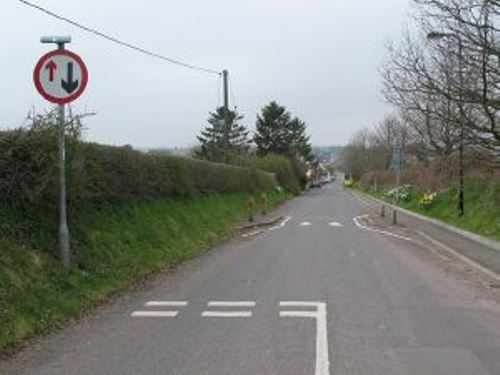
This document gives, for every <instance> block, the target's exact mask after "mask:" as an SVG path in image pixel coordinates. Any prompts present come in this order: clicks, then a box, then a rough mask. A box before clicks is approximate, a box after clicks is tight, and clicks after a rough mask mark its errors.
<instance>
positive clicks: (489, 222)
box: [358, 177, 500, 241]
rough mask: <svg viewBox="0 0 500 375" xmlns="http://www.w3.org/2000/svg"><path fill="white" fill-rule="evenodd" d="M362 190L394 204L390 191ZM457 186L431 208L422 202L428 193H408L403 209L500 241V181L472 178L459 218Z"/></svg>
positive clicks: (448, 190)
mask: <svg viewBox="0 0 500 375" xmlns="http://www.w3.org/2000/svg"><path fill="white" fill-rule="evenodd" d="M358 188H359V189H360V190H362V191H364V192H366V193H369V194H371V195H373V196H375V197H377V198H380V199H383V200H385V201H387V202H390V203H393V198H392V197H390V196H388V195H387V191H382V190H374V189H373V188H363V187H359V186H358ZM457 191H458V190H457V186H452V187H450V188H448V189H445V190H443V191H440V192H438V194H437V195H436V197H435V198H434V199H433V200H432V202H430V203H429V204H427V205H425V204H423V203H422V201H421V199H422V197H423V196H424V194H425V193H426V192H423V191H420V190H418V189H417V188H415V187H412V188H410V189H407V193H408V195H407V198H406V199H404V200H402V201H400V202H399V206H401V207H403V208H406V209H408V210H411V211H414V212H417V213H419V214H422V215H426V216H429V217H432V218H434V219H438V220H441V221H443V222H445V223H448V224H451V225H454V226H456V227H459V228H462V229H465V230H468V231H470V232H474V233H477V234H480V235H482V236H485V237H489V238H492V239H495V240H497V241H500V181H498V180H491V179H487V178H480V177H476V178H469V179H467V180H466V182H465V215H464V216H463V217H458V215H457Z"/></svg>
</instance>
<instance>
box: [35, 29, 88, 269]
mask: <svg viewBox="0 0 500 375" xmlns="http://www.w3.org/2000/svg"><path fill="white" fill-rule="evenodd" d="M40 42H41V43H52V44H57V49H55V50H53V51H50V52H48V53H46V54H45V55H43V56H42V57H41V58H40V59H39V60H38V62H37V64H36V66H35V70H34V72H33V81H34V83H35V87H36V89H37V91H38V92H39V93H40V95H41V96H43V97H44V98H45V99H46V100H48V101H49V102H51V103H55V104H57V105H58V116H57V122H58V124H57V126H58V135H59V137H58V138H59V249H60V254H61V261H62V264H63V266H64V267H65V268H69V267H70V263H71V249H70V245H69V229H68V219H67V198H66V145H65V105H66V104H68V103H70V102H72V101H73V100H75V99H77V98H78V97H79V96H80V95H81V94H82V93H83V91H85V87H86V86H87V82H88V71H87V67H86V66H85V63H84V62H83V60H82V59H81V57H80V56H78V55H77V54H75V53H73V52H71V51H68V50H66V49H65V45H66V44H67V43H71V37H69V36H49V37H47V36H45V37H41V38H40Z"/></svg>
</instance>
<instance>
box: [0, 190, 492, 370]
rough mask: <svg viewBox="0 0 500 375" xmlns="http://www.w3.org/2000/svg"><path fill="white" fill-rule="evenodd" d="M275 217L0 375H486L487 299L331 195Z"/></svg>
mask: <svg viewBox="0 0 500 375" xmlns="http://www.w3.org/2000/svg"><path fill="white" fill-rule="evenodd" d="M280 210H281V211H282V212H283V214H284V215H285V217H286V218H285V219H284V220H283V221H282V222H281V223H278V224H277V225H275V226H274V227H271V228H266V229H265V230H263V231H262V232H255V231H253V232H249V233H246V234H245V235H244V236H241V235H239V236H238V238H235V239H233V240H231V241H229V242H227V243H224V244H222V245H220V246H218V247H216V248H215V249H213V250H212V251H210V252H208V253H206V254H204V255H203V256H201V257H200V258H198V259H196V260H194V261H191V262H188V263H186V264H184V265H182V266H180V267H179V268H178V269H177V270H175V271H174V272H171V273H169V274H167V275H164V276H162V277H159V278H158V279H156V280H155V281H153V282H151V283H150V284H149V285H148V286H147V287H145V288H144V289H143V290H141V291H138V292H135V293H132V294H131V295H128V296H125V297H122V298H119V299H118V301H116V302H115V303H113V304H112V305H111V306H108V307H105V308H103V309H101V310H100V311H98V312H97V313H96V314H94V315H93V316H90V317H88V318H85V319H83V320H82V321H81V322H78V323H76V324H74V325H72V326H71V327H68V328H66V329H65V330H63V331H61V332H58V333H56V334H53V335H51V336H48V337H45V338H42V339H40V340H38V341H37V342H35V343H33V344H32V345H31V347H30V348H29V349H27V350H25V351H23V352H21V353H20V354H19V355H17V356H16V357H15V358H13V359H10V360H8V361H5V362H3V363H0V369H1V370H0V373H1V372H3V373H5V374H23V375H28V374H30V375H31V374H33V375H35V374H36V375H68V374H71V375H89V374H106V375H108V374H109V375H126V374H131V375H132V374H133V375H139V374H140V375H142V374H144V375H146V374H148V375H149V374H151V375H152V374H155V375H156V374H158V375H160V374H161V375H191V374H192V375H209V374H213V375H225V374H228V375H229V374H231V375H278V374H283V375H295V374H297V375H309V374H310V375H313V374H315V375H329V374H331V375H377V374H379V375H391V374H393V375H433V374H439V375H444V374H449V375H483V374H484V375H500V297H499V293H500V289H497V288H494V287H489V286H488V285H489V284H488V282H487V280H483V279H481V275H478V274H476V273H474V272H472V271H471V269H470V267H468V266H467V265H463V264H461V263H460V261H457V260H454V259H452V258H447V257H446V256H443V255H442V254H440V253H439V252H438V251H437V250H435V249H432V248H431V246H430V245H429V244H428V243H426V242H422V241H421V239H418V238H417V237H416V236H415V235H414V234H413V233H412V232H411V231H409V230H408V231H407V230H405V229H404V228H391V227H388V228H380V227H377V226H376V223H374V222H372V221H371V219H370V218H369V217H366V216H365V215H366V214H367V213H369V212H367V209H366V208H365V207H364V205H362V202H360V201H359V200H358V199H357V198H356V197H354V196H353V195H351V194H350V193H348V192H346V191H344V190H343V189H342V188H341V187H339V186H335V185H333V186H326V187H324V188H323V189H317V190H313V191H311V192H309V193H307V194H305V195H304V196H302V197H299V198H297V199H294V200H293V201H291V202H289V203H287V204H286V205H284V206H283V207H282V208H281V209H280ZM353 219H356V220H353ZM374 228H376V229H374ZM391 233H393V234H395V236H392V235H390V234H391Z"/></svg>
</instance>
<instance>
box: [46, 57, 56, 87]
mask: <svg viewBox="0 0 500 375" xmlns="http://www.w3.org/2000/svg"><path fill="white" fill-rule="evenodd" d="M45 69H46V70H48V71H49V81H50V82H52V81H54V70H56V69H57V65H56V63H55V62H54V61H53V60H50V61H49V62H48V63H47V65H45Z"/></svg>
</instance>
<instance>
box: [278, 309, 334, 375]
mask: <svg viewBox="0 0 500 375" xmlns="http://www.w3.org/2000/svg"><path fill="white" fill-rule="evenodd" d="M280 306H283V307H284V306H288V307H316V311H280V317H284V318H315V319H316V370H315V372H314V374H315V375H330V360H329V358H328V332H327V329H326V324H327V320H326V318H327V313H326V303H324V302H298V301H282V302H280Z"/></svg>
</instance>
